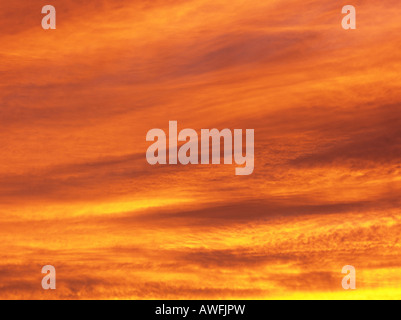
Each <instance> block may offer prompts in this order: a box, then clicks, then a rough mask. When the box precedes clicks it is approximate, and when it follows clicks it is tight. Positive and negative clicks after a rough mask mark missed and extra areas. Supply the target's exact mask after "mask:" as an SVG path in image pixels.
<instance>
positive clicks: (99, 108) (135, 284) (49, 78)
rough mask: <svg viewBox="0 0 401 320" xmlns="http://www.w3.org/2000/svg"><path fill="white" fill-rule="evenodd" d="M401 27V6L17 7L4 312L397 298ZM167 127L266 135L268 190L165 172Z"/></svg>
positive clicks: (9, 92)
mask: <svg viewBox="0 0 401 320" xmlns="http://www.w3.org/2000/svg"><path fill="white" fill-rule="evenodd" d="M46 4H51V5H54V6H55V7H56V10H57V29H56V30H47V31H45V30H43V29H42V27H41V19H42V17H43V16H44V15H42V14H41V8H42V6H44V5H46ZM348 4H351V5H354V6H355V7H356V8H357V29H356V30H349V31H345V30H343V29H342V28H341V20H342V17H343V15H342V14H341V9H342V6H344V5H348ZM400 17H401V4H400V2H399V0H369V1H362V0H352V1H351V2H348V1H347V2H345V1H330V0H307V1H305V0H264V1H256V0H231V1H227V0H224V1H223V0H152V1H148V0H132V1H126V0H124V1H123V0H102V1H100V0H88V1H84V2H82V1H67V0H52V1H50V3H44V2H43V1H36V0H35V1H32V0H17V1H1V2H0V43H1V46H0V125H1V134H0V146H1V148H0V240H1V241H0V298H2V299H234V298H235V299H282V298H291V299H334V298H344V299H354V298H355V299H356V298H363V299H374V298H376V299H384V298H390V299H398V298H400V297H401V246H400V235H401V211H400V208H401V95H400V92H401V91H400V90H401V76H400V70H401V40H400V34H401V19H400ZM169 120H177V121H178V126H179V130H180V129H184V128H193V129H195V130H197V131H198V132H199V131H200V129H202V128H210V129H211V128H218V129H224V128H230V129H255V171H254V173H253V174H252V175H251V176H246V177H241V176H235V174H234V167H235V166H234V165H233V166H225V165H220V166H182V165H178V166H173V165H172V166H154V167H152V166H150V165H149V164H148V163H147V162H146V156H145V154H146V150H147V148H148V146H149V145H150V143H148V142H146V140H145V137H146V133H147V131H148V130H150V129H152V128H161V129H164V130H166V131H167V129H168V121H169ZM47 264H50V265H53V266H55V267H56V270H57V289H56V290H47V291H45V290H43V289H42V287H41V279H42V277H43V275H42V274H41V268H42V266H44V265H47ZM344 265H353V266H354V267H355V268H356V273H357V284H356V285H357V290H354V291H349V290H348V291H346V290H343V289H342V286H341V280H342V277H343V275H342V274H341V269H342V267H343V266H344Z"/></svg>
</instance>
